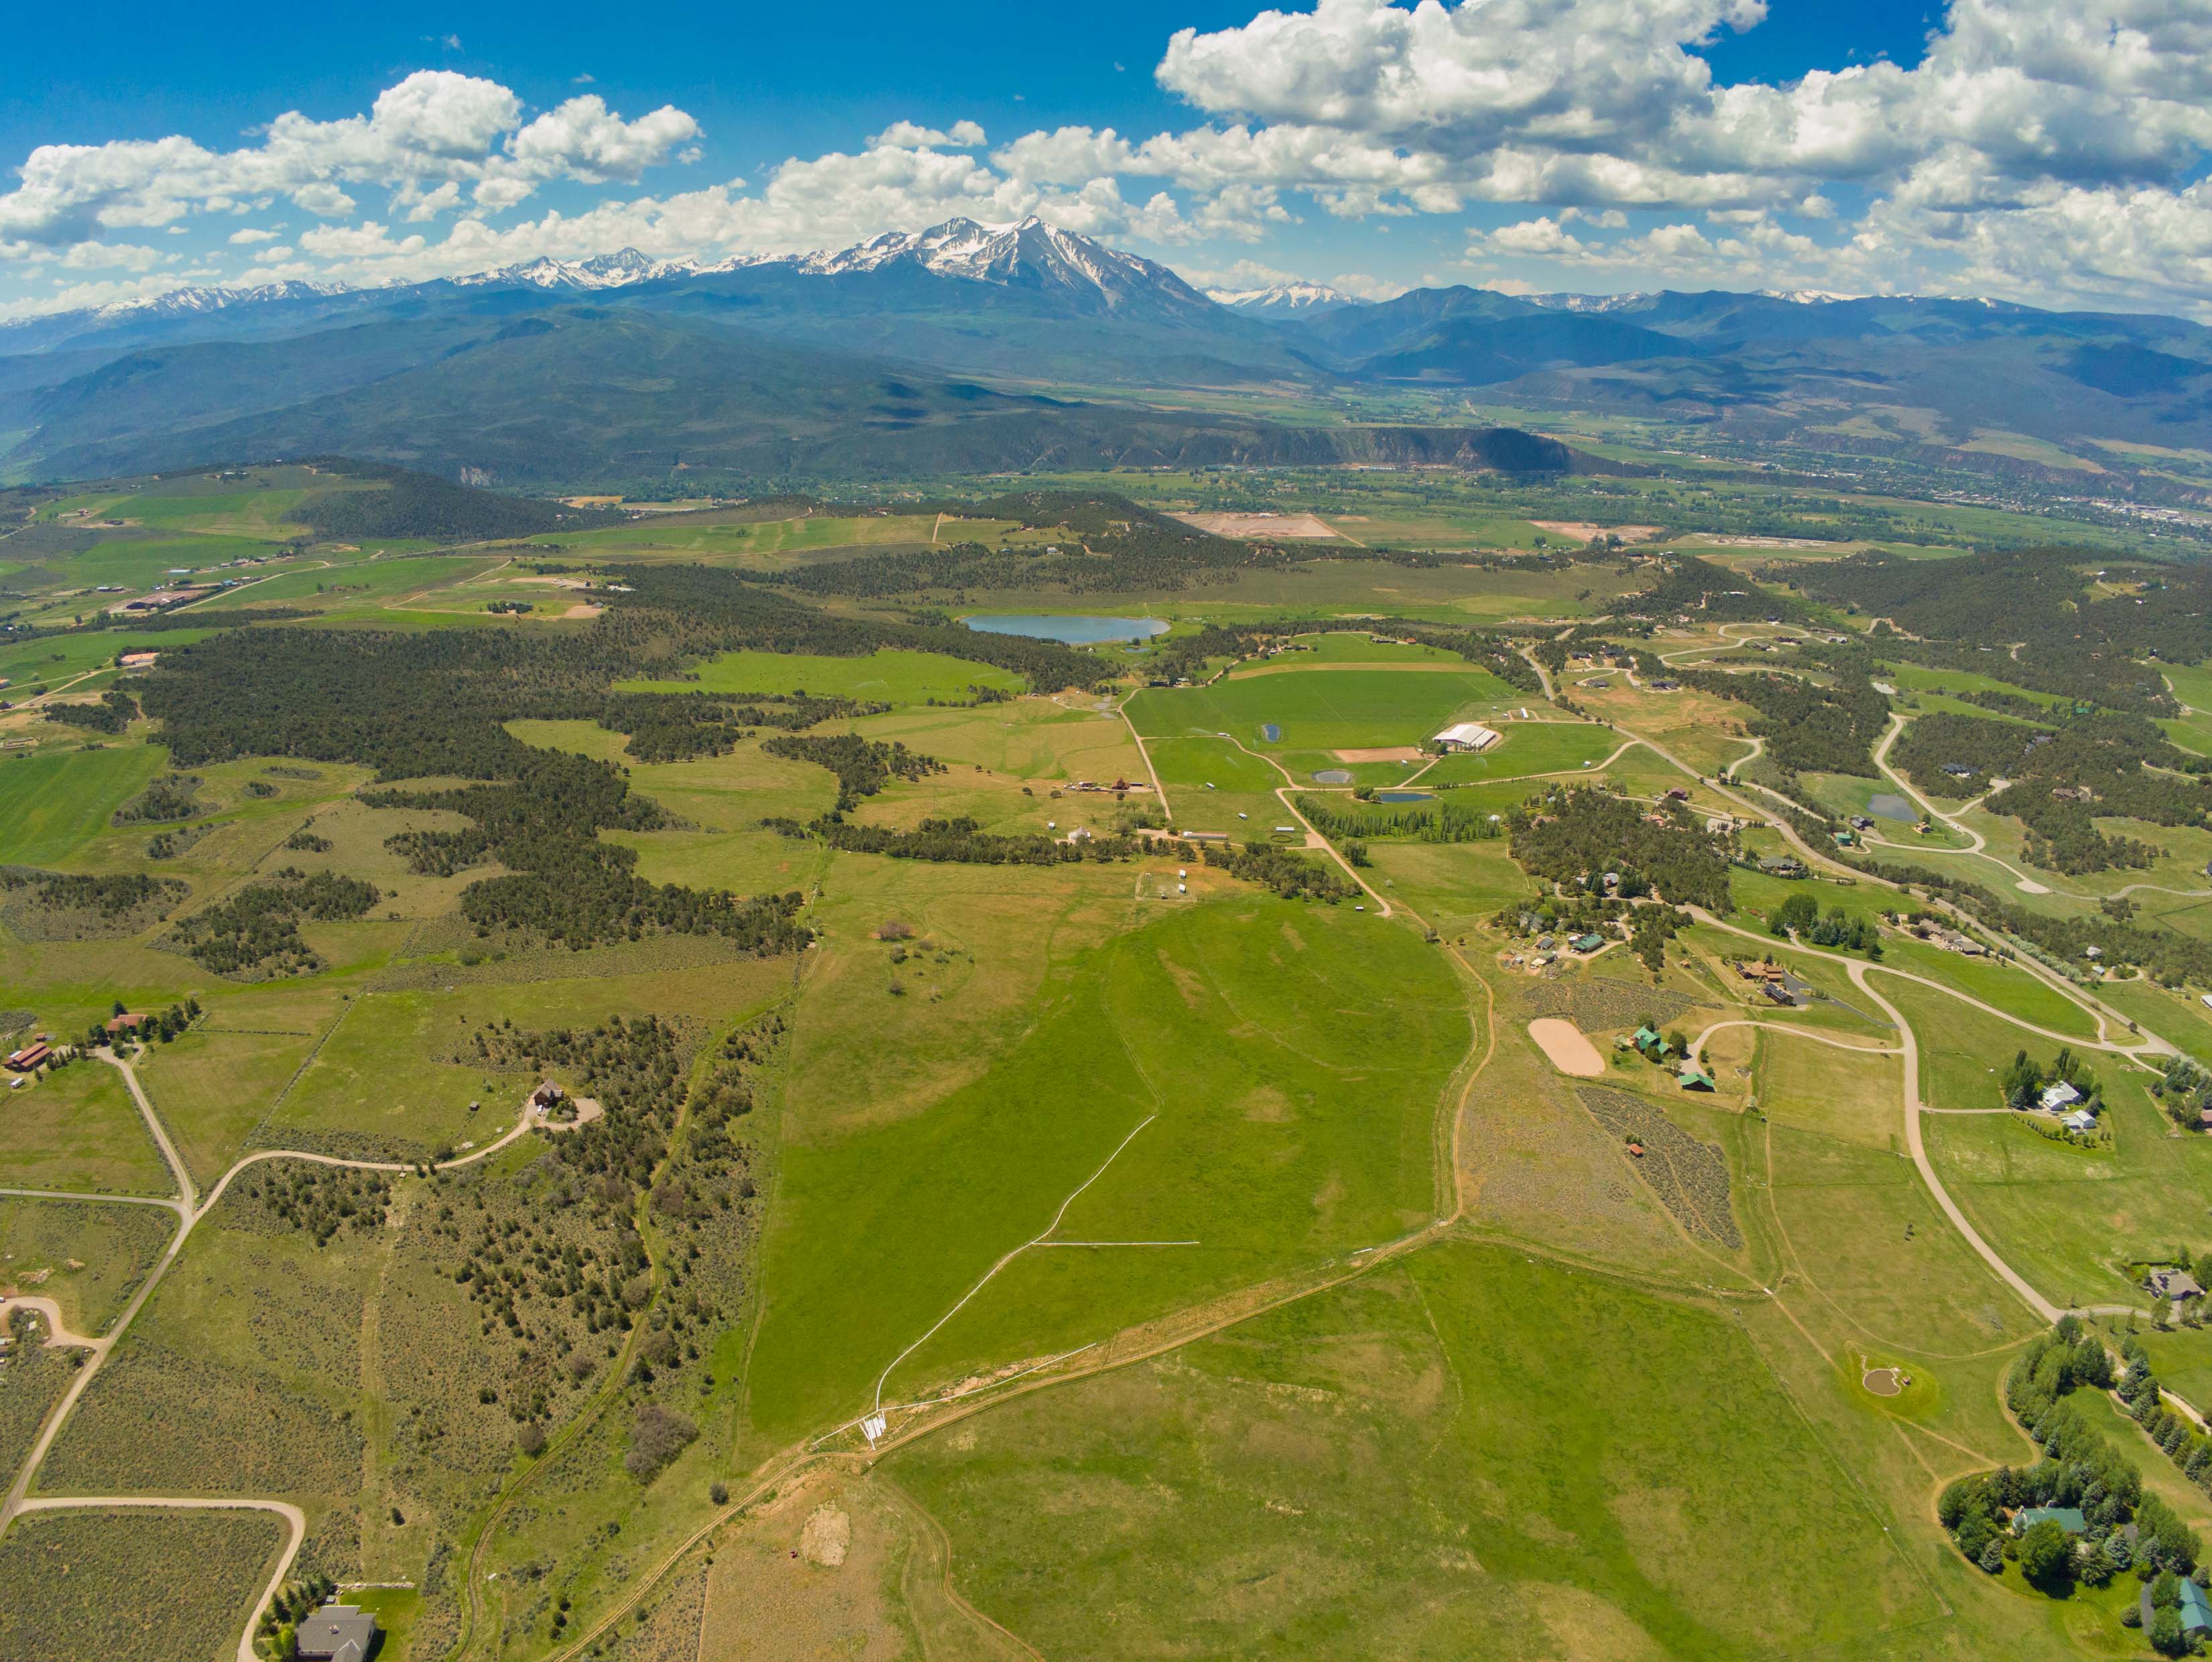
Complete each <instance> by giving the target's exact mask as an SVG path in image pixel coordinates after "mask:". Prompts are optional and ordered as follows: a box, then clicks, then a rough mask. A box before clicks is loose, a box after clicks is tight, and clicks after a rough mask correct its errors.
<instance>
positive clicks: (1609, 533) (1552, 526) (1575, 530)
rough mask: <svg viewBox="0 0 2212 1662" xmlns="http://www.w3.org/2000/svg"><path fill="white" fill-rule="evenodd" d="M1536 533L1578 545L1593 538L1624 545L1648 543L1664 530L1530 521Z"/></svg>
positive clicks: (1584, 521)
mask: <svg viewBox="0 0 2212 1662" xmlns="http://www.w3.org/2000/svg"><path fill="white" fill-rule="evenodd" d="M1528 523H1529V524H1530V525H1534V526H1535V528H1536V529H1537V530H1538V531H1550V532H1551V533H1552V534H1553V535H1554V536H1556V537H1573V538H1574V539H1575V540H1576V541H1577V542H1578V543H1587V542H1589V540H1590V538H1591V537H1619V538H1620V540H1621V541H1622V542H1624V543H1648V542H1650V540H1651V539H1652V538H1653V537H1656V536H1658V535H1659V533H1660V532H1661V531H1663V530H1665V529H1666V527H1665V526H1663V525H1592V524H1590V523H1589V521H1588V520H1587V519H1531V520H1530V521H1529V522H1528Z"/></svg>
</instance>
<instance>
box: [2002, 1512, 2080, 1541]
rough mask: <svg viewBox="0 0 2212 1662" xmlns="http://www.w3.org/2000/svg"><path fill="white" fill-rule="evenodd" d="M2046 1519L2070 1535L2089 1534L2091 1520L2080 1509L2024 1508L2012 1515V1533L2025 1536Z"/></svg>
mask: <svg viewBox="0 0 2212 1662" xmlns="http://www.w3.org/2000/svg"><path fill="white" fill-rule="evenodd" d="M2046 1518H2048V1519H2050V1520H2051V1522H2052V1523H2054V1524H2056V1525H2057V1526H2058V1527H2059V1528H2061V1529H2063V1530H2064V1531H2065V1532H2067V1533H2068V1534H2069V1535H2087V1533H2088V1532H2089V1520H2088V1519H2087V1518H2084V1517H2083V1516H2082V1515H2081V1507H2021V1509H2020V1510H2019V1511H2017V1512H2015V1513H2013V1515H2012V1532H2013V1533H2014V1534H2015V1535H2025V1534H2027V1532H2028V1531H2030V1530H2031V1529H2033V1528H2034V1527H2035V1526H2037V1525H2038V1524H2039V1523H2041V1522H2042V1521H2043V1520H2044V1519H2046Z"/></svg>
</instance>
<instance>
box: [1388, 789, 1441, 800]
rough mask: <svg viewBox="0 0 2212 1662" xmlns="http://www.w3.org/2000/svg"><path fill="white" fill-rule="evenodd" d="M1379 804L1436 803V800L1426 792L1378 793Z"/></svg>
mask: <svg viewBox="0 0 2212 1662" xmlns="http://www.w3.org/2000/svg"><path fill="white" fill-rule="evenodd" d="M1375 800H1376V801H1377V802H1434V801H1435V800H1436V798H1434V797H1432V796H1431V795H1430V794H1429V793H1428V792H1425V791H1377V792H1376V793H1375Z"/></svg>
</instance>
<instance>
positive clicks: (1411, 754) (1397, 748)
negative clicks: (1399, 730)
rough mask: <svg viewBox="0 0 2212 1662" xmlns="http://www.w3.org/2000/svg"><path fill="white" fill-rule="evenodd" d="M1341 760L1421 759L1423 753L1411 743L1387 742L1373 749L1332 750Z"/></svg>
mask: <svg viewBox="0 0 2212 1662" xmlns="http://www.w3.org/2000/svg"><path fill="white" fill-rule="evenodd" d="M1329 754H1330V755H1333V756H1334V757H1335V758H1336V759H1337V760H1338V761H1419V760H1420V759H1421V753H1420V751H1419V749H1417V748H1416V747H1415V746H1413V745H1411V744H1386V745H1384V746H1383V747H1382V748H1380V749H1371V750H1332V751H1330V752H1329Z"/></svg>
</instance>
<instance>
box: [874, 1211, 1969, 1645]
mask: <svg viewBox="0 0 2212 1662" xmlns="http://www.w3.org/2000/svg"><path fill="white" fill-rule="evenodd" d="M1598 1379H1602V1380H1605V1381H1606V1386H1605V1388H1604V1389H1603V1390H1601V1391H1589V1390H1583V1389H1577V1388H1569V1387H1565V1386H1563V1382H1564V1381H1566V1380H1598ZM890 1472H891V1475H892V1476H893V1477H896V1479H897V1481H898V1482H899V1483H902V1485H904V1486H905V1487H907V1488H908V1489H910V1490H911V1491H912V1492H913V1493H914V1494H915V1496H916V1498H917V1499H919V1500H920V1501H921V1502H922V1503H923V1505H925V1506H926V1507H927V1508H928V1509H929V1511H930V1512H931V1513H932V1514H933V1516H934V1517H936V1518H937V1519H939V1520H940V1521H941V1522H942V1523H943V1524H944V1526H945V1528H946V1530H947V1531H948V1532H950V1534H951V1538H952V1550H953V1559H954V1562H955V1564H956V1566H957V1570H956V1574H957V1575H958V1577H959V1585H960V1586H961V1589H962V1591H963V1593H964V1594H965V1595H966V1596H967V1597H968V1598H969V1599H970V1600H971V1601H972V1602H974V1603H975V1604H977V1605H978V1606H979V1607H980V1608H981V1609H983V1610H986V1611H987V1612H988V1613H989V1614H990V1615H991V1616H992V1617H994V1619H996V1620H998V1621H1000V1622H1002V1623H1006V1625H1007V1626H1009V1627H1010V1628H1012V1629H1014V1630H1016V1631H1018V1632H1019V1633H1021V1634H1023V1635H1024V1636H1025V1638H1026V1639H1027V1640H1028V1641H1030V1643H1031V1644H1033V1645H1035V1646H1036V1647H1038V1648H1040V1649H1041V1650H1042V1651H1043V1652H1044V1653H1047V1654H1051V1655H1059V1656H1070V1657H1103V1656H1109V1655H1129V1654H1148V1655H1218V1654H1223V1653H1227V1652H1229V1651H1231V1650H1234V1651H1237V1652H1241V1653H1251V1654H1270V1655H1281V1656H1299V1657H1338V1656H1341V1657H1347V1658H1349V1657H1369V1656H1376V1655H1395V1656H1449V1655H1477V1654H1479V1655H1482V1656H1485V1657H1495V1658H1499V1659H1523V1658H1527V1659H1534V1658H1549V1657H1557V1656H1562V1655H1570V1656H1587V1655H1599V1654H1608V1655H1612V1654H1618V1655H1633V1656H1649V1657H1657V1656H1662V1655H1664V1656H1750V1655H1759V1654H1768V1653H1776V1652H1779V1651H1783V1650H1786V1649H1790V1648H1794V1647H1805V1646H1808V1645H1811V1646H1816V1647H1838V1648H1839V1650H1840V1651H1841V1652H1842V1653H1850V1654H1858V1655H1873V1654H1876V1653H1886V1654H1919V1653H1920V1651H1919V1649H1918V1648H1917V1647H1918V1646H1919V1645H1920V1644H1921V1643H1922V1642H1923V1639H1922V1637H1921V1635H1919V1632H1918V1630H1919V1629H1923V1627H1925V1626H1928V1625H1929V1624H1939V1623H1942V1621H1943V1617H1944V1613H1945V1607H1944V1606H1943V1605H1942V1604H1939V1603H1938V1601H1937V1598H1936V1596H1935V1594H1934V1593H1933V1592H1932V1590H1931V1589H1930V1588H1929V1586H1928V1585H1927V1583H1926V1582H1925V1581H1924V1580H1923V1579H1922V1575H1921V1574H1920V1572H1919V1571H1918V1570H1917V1568H1916V1567H1915V1565H1914V1564H1913V1562H1911V1558H1910V1557H1909V1556H1908V1555H1907V1554H1906V1553H1905V1551H1902V1550H1899V1545H1898V1544H1896V1543H1895V1542H1894V1541H1893V1539H1892V1538H1891V1535H1890V1534H1889V1533H1888V1531H1890V1530H1893V1529H1894V1528H1897V1527H1899V1526H1901V1524H1902V1521H1903V1520H1902V1519H1900V1518H1898V1517H1893V1516H1892V1515H1891V1514H1889V1513H1886V1512H1884V1511H1881V1510H1880V1509H1878V1508H1876V1507H1873V1506H1870V1505H1869V1501H1868V1499H1867V1497H1866V1495H1865V1493H1864V1491H1863V1490H1862V1489H1859V1488H1858V1487H1857V1486H1856V1485H1855V1484H1853V1483H1851V1482H1850V1480H1849V1479H1848V1478H1847V1477H1845V1476H1844V1472H1843V1471H1841V1470H1840V1469H1839V1468H1838V1466H1837V1465H1836V1464H1835V1463H1834V1460H1833V1459H1832V1455H1831V1454H1830V1453H1829V1452H1828V1451H1827V1449H1826V1448H1825V1447H1823V1443H1822V1440H1821V1439H1820V1436H1819V1435H1817V1434H1816V1433H1815V1431H1814V1428H1812V1427H1811V1426H1810V1425H1809V1424H1808V1422H1807V1421H1806V1420H1805V1419H1804V1418H1803V1417H1802V1415H1801V1413H1800V1412H1799V1410H1797V1409H1796V1407H1795V1406H1794V1404H1793V1402H1792V1398H1791V1397H1790V1394H1788V1393H1786V1392H1784V1389H1783V1388H1782V1386H1780V1384H1779V1383H1778V1380H1776V1379H1775V1377H1774V1376H1773V1374H1771V1372H1770V1371H1769V1368H1768V1365H1767V1364H1766V1362H1765V1361H1764V1359H1763V1358H1762V1356H1761V1353H1760V1350H1759V1348H1758V1347H1756V1346H1754V1345H1753V1344H1751V1343H1750V1342H1749V1341H1748V1340H1747V1337H1746V1336H1745V1334H1744V1332H1743V1331H1742V1330H1741V1328H1740V1327H1739V1326H1738V1325H1736V1323H1735V1321H1734V1320H1733V1319H1730V1318H1729V1316H1727V1315H1724V1314H1723V1313H1720V1312H1718V1311H1717V1310H1715V1309H1713V1308H1711V1307H1707V1306H1705V1305H1703V1304H1700V1303H1699V1302H1697V1301H1692V1300H1687V1299H1677V1298H1667V1297H1660V1296H1656V1295H1652V1294H1650V1293H1649V1292H1645V1291H1643V1290H1641V1289H1638V1288H1637V1287H1635V1286H1632V1285H1627V1284H1623V1283H1617V1282H1614V1281H1613V1280H1611V1279H1610V1278H1608V1277H1604V1276H1601V1275H1594V1274H1589V1273H1586V1272H1577V1271H1571V1270H1568V1269H1565V1268H1563V1267H1560V1266H1559V1265H1554V1264H1553V1263H1551V1262H1549V1261H1547V1260H1541V1259H1538V1260H1531V1259H1527V1258H1525V1257H1524V1256H1523V1255H1522V1253H1518V1252H1516V1251H1513V1250H1510V1249H1507V1248H1500V1247H1495V1246H1464V1245H1454V1246H1440V1247H1436V1248H1432V1249H1431V1250H1429V1251H1426V1252H1424V1253H1420V1254H1419V1255H1418V1256H1417V1257H1415V1258H1413V1259H1410V1260H1407V1262H1406V1263H1404V1264H1402V1265H1394V1266H1392V1267H1390V1268H1388V1269H1385V1270H1383V1271H1377V1272H1376V1273H1375V1274H1373V1275H1371V1276H1370V1277H1364V1278H1363V1279H1361V1280H1358V1281H1356V1282H1354V1283H1352V1284H1350V1285H1349V1286H1346V1287H1344V1288H1340V1289H1335V1290H1334V1291H1331V1292H1328V1293H1325V1294H1322V1295H1316V1296H1315V1297H1313V1298H1310V1299H1307V1300H1304V1301H1299V1302H1297V1303H1295V1304H1292V1305H1290V1306H1287V1307H1285V1308H1282V1309H1280V1310H1277V1311H1273V1312H1271V1313H1267V1314H1266V1315H1263V1316H1261V1317H1258V1318H1256V1319H1254V1320H1251V1321H1249V1322H1247V1323H1244V1324H1243V1325H1240V1326H1238V1327H1236V1328H1233V1329H1231V1330H1230V1331H1227V1332H1225V1333H1224V1334H1222V1335H1220V1336H1218V1337H1213V1338H1211V1339H1206V1340H1201V1341H1200V1342H1198V1343H1196V1344H1192V1345H1189V1346H1186V1347H1184V1348H1183V1349H1182V1350H1179V1351H1177V1352H1176V1354H1175V1355H1174V1356H1170V1357H1164V1358H1160V1359H1158V1360H1156V1361H1154V1362H1149V1363H1141V1364H1139V1365H1138V1366H1136V1367H1134V1368H1125V1369H1121V1370H1118V1371H1116V1372H1113V1373H1109V1374H1102V1375H1099V1376H1098V1377H1097V1378H1095V1379H1091V1380H1084V1381H1081V1382H1079V1383H1078V1384H1075V1385H1073V1386H1067V1387H1066V1388H1065V1389H1062V1390H1060V1391H1055V1392H1051V1393H1049V1394H1048V1395H1046V1396H1041V1397H1036V1398H1024V1399H1022V1400H1021V1401H1019V1402H1017V1403H1013V1404H1008V1405H1006V1407H1004V1408H1002V1409H1000V1410H996V1411H994V1412H993V1413H990V1414H987V1415H985V1416H980V1417H977V1418H975V1419H972V1420H969V1421H966V1422H963V1424H962V1427H961V1428H960V1432H959V1434H958V1435H957V1436H948V1435H942V1434H940V1435H937V1436H934V1437H932V1438H930V1439H927V1440H926V1441H922V1442H921V1443H918V1444H916V1445H915V1446H914V1447H911V1448H910V1449H907V1450H904V1451H902V1452H901V1453H898V1454H896V1455H895V1456H894V1457H893V1458H892V1460H891V1462H890ZM1754 1473H1755V1474H1757V1477H1756V1480H1755V1481H1746V1480H1745V1477H1746V1474H1754ZM1753 1540H1756V1541H1759V1542H1760V1543H1761V1544H1762V1550H1760V1551H1759V1552H1758V1553H1753V1554H1748V1555H1743V1554H1730V1553H1722V1554H1718V1555H1716V1554H1713V1553H1711V1552H1709V1551H1706V1550H1704V1549H1705V1547H1707V1546H1709V1545H1710V1544H1712V1543H1715V1542H1718V1541H1753ZM1778 1562H1786V1563H1788V1564H1789V1565H1790V1567H1791V1569H1790V1574H1773V1573H1772V1567H1773V1566H1774V1565H1775V1564H1776V1563H1778ZM1077 1564H1079V1565H1082V1566H1084V1567H1085V1568H1084V1572H1083V1574H1080V1575H1070V1574H1066V1569H1065V1567H1066V1566H1068V1565H1077Z"/></svg>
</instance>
